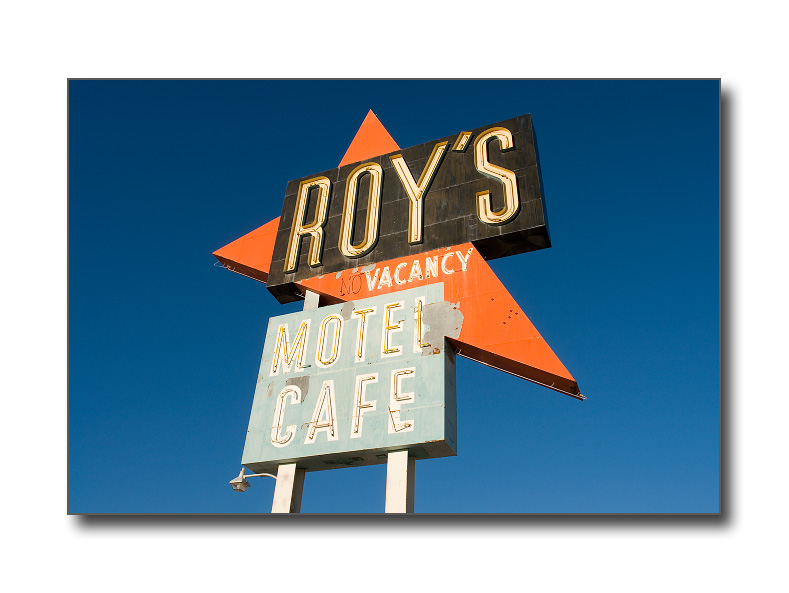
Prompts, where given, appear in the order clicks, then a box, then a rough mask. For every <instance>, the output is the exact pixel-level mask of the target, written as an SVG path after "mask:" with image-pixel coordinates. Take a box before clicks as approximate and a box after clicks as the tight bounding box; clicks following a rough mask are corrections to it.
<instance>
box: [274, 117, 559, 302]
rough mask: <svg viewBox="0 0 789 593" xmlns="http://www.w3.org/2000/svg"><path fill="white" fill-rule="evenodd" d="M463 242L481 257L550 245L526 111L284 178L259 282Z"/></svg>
mask: <svg viewBox="0 0 789 593" xmlns="http://www.w3.org/2000/svg"><path fill="white" fill-rule="evenodd" d="M469 241H470V242H472V243H473V244H474V246H475V247H476V248H477V250H478V251H479V252H480V253H481V254H482V256H483V257H484V258H485V259H495V258H498V257H504V256H508V255H516V254H518V253H524V252H527V251H534V250H537V249H543V248H546V247H550V245H551V243H550V238H549V235H548V220H547V214H546V211H545V204H544V198H543V191H542V183H541V177H540V167H539V158H538V155H537V145H536V141H535V136H534V130H533V128H532V124H531V116H529V115H523V116H520V117H516V118H513V119H509V120H506V121H503V122H500V123H496V124H491V125H488V126H483V127H480V128H476V129H473V130H466V131H461V132H459V133H457V134H453V135H452V136H447V137H445V138H441V139H439V140H434V141H431V142H426V143H424V144H420V145H418V146H412V147H411V148H405V149H403V150H399V151H396V152H392V153H388V154H385V155H381V156H377V157H374V158H371V159H368V160H365V161H362V162H357V163H352V164H349V165H345V166H342V167H339V168H336V169H332V170H330V171H325V172H323V173H319V174H317V175H309V176H307V177H304V178H301V179H295V180H293V181H291V182H289V183H288V185H287V188H286V191H285V203H284V206H283V208H282V216H281V218H280V224H279V228H278V230H277V238H276V242H275V244H274V251H273V256H272V261H271V268H270V273H269V276H268V280H267V287H268V289H269V290H270V291H271V293H272V294H273V295H274V296H275V297H276V298H277V299H278V300H279V301H280V302H283V303H285V302H290V301H294V300H297V299H298V298H300V295H301V291H299V290H297V289H296V288H295V287H294V286H293V284H292V283H294V282H298V281H301V280H304V279H306V278H311V277H314V276H319V275H322V274H328V273H332V272H339V271H341V270H346V269H349V268H354V267H363V266H366V265H369V264H374V263H378V262H382V261H385V260H390V259H394V258H398V257H406V256H409V255H414V254H419V253H423V252H426V251H429V250H432V249H438V248H441V247H449V246H452V245H459V244H462V243H466V242H469Z"/></svg>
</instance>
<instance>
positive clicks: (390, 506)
mask: <svg viewBox="0 0 789 593" xmlns="http://www.w3.org/2000/svg"><path fill="white" fill-rule="evenodd" d="M388 457H389V458H388V460H387V462H386V504H385V508H384V512H385V513H413V512H414V470H415V467H416V458H415V457H411V456H409V455H408V451H407V450H406V451H390V452H389V456H388Z"/></svg>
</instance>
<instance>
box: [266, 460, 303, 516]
mask: <svg viewBox="0 0 789 593" xmlns="http://www.w3.org/2000/svg"><path fill="white" fill-rule="evenodd" d="M303 492H304V470H303V469H298V468H297V467H296V464H295V463H283V464H282V465H280V466H279V468H277V485H276V486H275V488H274V502H273V503H272V505H271V512H272V513H299V512H301V495H302V493H303Z"/></svg>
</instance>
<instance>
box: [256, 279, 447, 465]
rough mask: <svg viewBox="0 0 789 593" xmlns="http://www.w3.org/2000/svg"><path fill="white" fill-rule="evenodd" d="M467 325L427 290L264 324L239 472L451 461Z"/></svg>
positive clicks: (438, 293) (437, 291)
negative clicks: (458, 360) (457, 347)
mask: <svg viewBox="0 0 789 593" xmlns="http://www.w3.org/2000/svg"><path fill="white" fill-rule="evenodd" d="M462 323H463V316H462V314H461V313H460V311H458V309H457V308H455V307H453V306H452V304H451V303H448V302H446V301H444V295H443V286H442V285H441V284H433V285H430V286H424V287H420V288H414V289H410V290H404V291H401V292H397V293H395V294H388V295H384V296H378V297H372V298H367V299H363V300H359V301H349V302H347V303H343V304H341V305H333V306H327V307H320V308H317V309H312V310H308V311H303V312H299V313H291V314H289V315H282V316H279V317H272V318H271V319H270V320H269V325H268V331H267V332H266V341H265V346H264V349H263V356H262V359H261V363H260V373H259V375H258V381H257V388H256V389H255V397H254V401H253V404H252V412H251V416H250V420H249V429H248V431H247V437H246V443H245V446H244V453H243V455H242V461H241V462H242V464H243V465H244V466H245V467H247V468H249V469H250V470H252V471H253V472H275V471H276V470H277V468H278V467H279V465H281V464H285V463H295V462H298V464H299V467H300V468H303V469H305V470H307V471H318V470H325V469H333V468H337V467H347V466H360V465H371V464H378V463H386V461H387V453H388V452H389V451H395V450H397V451H402V450H407V451H408V452H409V455H410V456H411V457H413V458H415V459H426V458H432V457H445V456H448V455H455V454H456V452H457V445H456V438H457V437H456V434H457V429H456V411H455V355H454V352H453V350H452V348H451V347H449V346H448V344H447V343H446V341H445V339H446V337H447V336H450V337H451V336H457V335H458V334H459V333H460V330H461V327H462Z"/></svg>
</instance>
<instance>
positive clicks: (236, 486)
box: [230, 467, 277, 492]
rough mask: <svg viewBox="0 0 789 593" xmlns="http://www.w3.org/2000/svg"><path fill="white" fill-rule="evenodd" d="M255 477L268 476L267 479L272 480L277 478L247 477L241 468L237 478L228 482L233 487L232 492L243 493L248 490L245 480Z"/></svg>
mask: <svg viewBox="0 0 789 593" xmlns="http://www.w3.org/2000/svg"><path fill="white" fill-rule="evenodd" d="M257 476H268V477H269V478H274V479H275V480H276V479H277V476H274V475H272V474H249V475H244V468H243V467H242V468H241V473H240V474H238V476H237V477H235V478H233V479H232V480H230V485H231V486H232V487H233V490H235V491H236V492H244V490H246V489H247V488H249V482H248V481H247V478H255V477H257Z"/></svg>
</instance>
